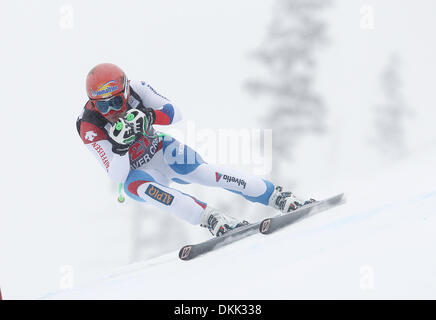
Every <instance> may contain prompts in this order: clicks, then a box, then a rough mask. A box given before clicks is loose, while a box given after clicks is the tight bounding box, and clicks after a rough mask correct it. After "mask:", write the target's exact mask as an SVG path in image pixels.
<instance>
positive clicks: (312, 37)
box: [247, 0, 331, 177]
mask: <svg viewBox="0 0 436 320" xmlns="http://www.w3.org/2000/svg"><path fill="white" fill-rule="evenodd" d="M330 3H331V2H330V1H328V0H327V1H326V0H277V1H276V3H275V8H274V11H273V17H272V22H271V23H270V26H269V28H268V31H267V34H266V38H265V40H264V41H263V44H262V45H261V47H260V49H258V50H257V51H256V52H255V58H256V59H257V60H258V61H259V62H260V63H261V64H262V66H263V67H264V69H266V71H267V72H266V76H265V77H263V78H262V79H255V80H251V81H249V82H248V83H247V88H248V90H249V91H250V92H251V93H252V94H254V95H262V96H266V97H267V98H268V100H269V105H268V107H267V108H266V110H267V113H266V115H265V116H264V117H263V119H262V122H263V126H265V127H269V128H272V129H273V150H274V157H273V159H274V165H273V173H272V175H273V176H274V177H277V176H278V175H279V174H280V173H281V172H283V171H282V170H281V167H282V166H283V165H284V164H287V163H289V161H290V160H291V159H292V157H293V149H294V147H295V145H296V144H297V143H298V142H299V141H300V140H301V138H302V137H303V136H304V135H307V134H320V133H324V132H325V131H326V126H325V121H324V119H325V116H326V108H325V106H324V103H323V100H322V98H321V97H320V95H319V94H318V93H316V92H315V91H314V88H313V85H314V80H315V79H314V77H315V71H316V54H317V52H318V49H319V48H320V47H322V46H323V45H324V44H325V43H326V24H325V22H324V21H323V19H322V17H320V13H321V12H323V10H324V9H325V8H326V7H328V6H329V5H330Z"/></svg>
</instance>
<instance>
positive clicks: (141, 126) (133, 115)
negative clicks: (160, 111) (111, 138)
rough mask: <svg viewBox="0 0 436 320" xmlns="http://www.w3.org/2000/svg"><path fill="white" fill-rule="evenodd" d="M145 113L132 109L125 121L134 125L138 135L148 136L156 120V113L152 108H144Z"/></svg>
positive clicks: (125, 116)
mask: <svg viewBox="0 0 436 320" xmlns="http://www.w3.org/2000/svg"><path fill="white" fill-rule="evenodd" d="M143 111H144V112H143ZM143 111H141V110H139V109H130V110H129V111H127V112H126V114H125V115H124V120H125V121H126V122H127V123H129V124H131V125H132V127H133V130H134V131H135V133H136V134H138V133H139V134H148V131H149V130H150V127H151V126H152V125H153V124H154V121H155V120H156V113H155V112H154V110H153V109H152V108H144V109H143Z"/></svg>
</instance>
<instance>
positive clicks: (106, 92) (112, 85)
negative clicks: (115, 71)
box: [92, 80, 119, 98]
mask: <svg viewBox="0 0 436 320" xmlns="http://www.w3.org/2000/svg"><path fill="white" fill-rule="evenodd" d="M118 89H119V87H118V85H117V83H116V81H115V80H111V81H108V82H106V83H104V84H102V85H101V86H100V87H98V89H97V91H94V90H93V91H92V96H93V97H94V98H95V97H98V96H102V97H103V98H105V97H107V96H110V94H111V93H112V92H114V91H117V90H118Z"/></svg>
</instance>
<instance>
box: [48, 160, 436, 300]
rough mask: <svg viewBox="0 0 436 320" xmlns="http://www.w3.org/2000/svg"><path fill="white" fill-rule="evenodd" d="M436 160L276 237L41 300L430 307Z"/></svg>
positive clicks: (434, 277) (365, 183)
mask: <svg viewBox="0 0 436 320" xmlns="http://www.w3.org/2000/svg"><path fill="white" fill-rule="evenodd" d="M435 160H436V155H435V154H432V155H423V156H421V157H420V158H417V159H414V160H413V161H412V160H410V161H408V162H406V163H402V164H400V165H398V166H396V167H392V168H390V169H389V170H385V171H384V172H383V173H381V174H380V173H378V174H376V175H374V177H372V178H366V179H364V180H363V179H362V180H361V181H358V182H356V181H348V182H342V183H341V186H342V187H343V188H344V190H346V191H347V203H346V204H345V205H342V206H341V207H338V208H335V209H332V210H330V211H328V212H325V213H322V214H320V215H317V216H314V217H312V218H310V219H307V220H304V221H302V222H300V223H298V224H295V225H293V226H290V227H288V228H285V229H284V230H281V231H279V232H277V233H275V234H272V235H268V236H265V235H260V234H258V235H254V236H252V237H250V238H247V239H244V240H242V241H240V242H237V243H234V244H232V245H230V246H227V247H224V248H221V249H219V250H217V251H215V252H212V253H210V254H207V255H205V256H202V257H200V258H198V259H195V260H192V261H188V262H185V261H180V260H179V259H178V256H177V252H172V253H170V254H167V255H164V256H161V257H158V258H155V259H152V260H149V261H146V262H143V263H137V264H133V265H130V266H127V267H125V268H121V269H119V270H117V271H114V272H112V273H111V274H109V275H107V276H105V277H103V278H101V279H98V280H96V281H95V282H94V283H90V284H89V285H88V286H86V287H82V288H76V289H73V290H66V291H61V292H57V293H52V294H49V295H47V296H46V297H45V298H48V299H76V298H80V299H95V298H96V299H303V298H315V299H318V298H326V299H331V298H333V299H334V298H344V299H357V298H362V299H370V298H382V299H385V298H399V299H403V298H432V299H435V298H436V250H435V249H436V245H435V244H436V212H435V211H436V210H435V209H434V208H435V205H436V186H435V182H434V163H435ZM341 186H339V184H338V185H337V186H332V187H331V189H332V190H334V189H335V188H339V187H341ZM336 191H340V190H334V192H336ZM326 196H328V194H326Z"/></svg>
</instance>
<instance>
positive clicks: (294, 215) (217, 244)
mask: <svg viewBox="0 0 436 320" xmlns="http://www.w3.org/2000/svg"><path fill="white" fill-rule="evenodd" d="M343 196H344V194H343V193H341V194H338V195H336V196H334V197H331V198H328V199H325V200H320V201H316V202H313V203H311V204H308V205H306V206H304V207H302V208H299V209H297V210H295V211H292V212H289V213H287V214H283V215H278V216H275V217H271V218H268V219H264V220H262V221H259V222H255V223H250V224H248V225H245V226H242V227H240V228H237V229H235V230H232V231H229V232H226V233H225V234H224V235H222V236H220V237H215V238H212V239H210V240H207V241H205V242H201V243H198V244H191V245H186V246H184V247H182V248H181V249H180V251H179V258H180V259H181V260H185V261H186V260H191V259H194V258H196V257H198V256H200V255H202V254H205V253H208V252H210V251H213V250H215V249H218V248H221V247H224V246H226V245H229V244H231V243H233V242H235V241H238V240H241V239H243V238H246V237H249V236H251V235H253V234H256V233H258V232H261V233H263V234H269V233H272V232H274V231H276V230H279V229H281V228H283V227H285V226H288V225H290V224H292V223H294V222H297V221H299V220H302V219H304V218H307V217H310V216H312V215H314V214H316V213H319V212H322V211H325V210H327V209H330V208H332V207H335V206H337V205H339V204H341V203H343Z"/></svg>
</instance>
